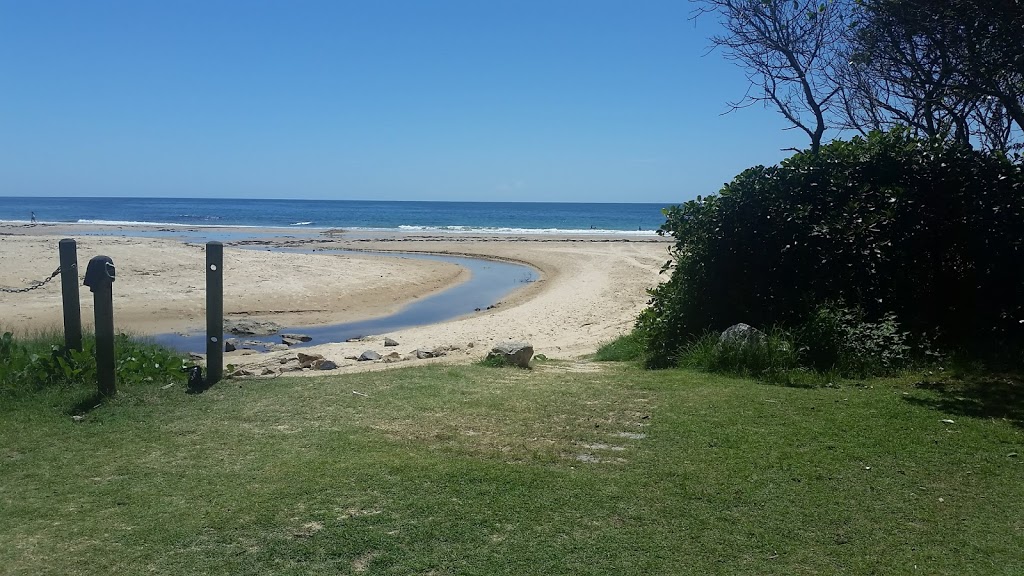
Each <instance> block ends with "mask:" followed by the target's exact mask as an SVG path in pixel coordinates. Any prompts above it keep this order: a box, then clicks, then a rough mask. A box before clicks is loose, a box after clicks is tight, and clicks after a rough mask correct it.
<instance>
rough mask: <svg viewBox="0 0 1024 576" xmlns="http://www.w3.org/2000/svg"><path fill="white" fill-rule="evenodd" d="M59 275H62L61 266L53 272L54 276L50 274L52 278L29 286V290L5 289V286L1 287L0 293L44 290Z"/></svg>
mask: <svg viewBox="0 0 1024 576" xmlns="http://www.w3.org/2000/svg"><path fill="white" fill-rule="evenodd" d="M57 274H60V266H57V269H56V270H54V271H53V274H50V277H49V278H47V279H46V280H43V281H42V282H36V283H35V284H33V285H31V286H29V287H28V288H4V287H3V286H0V292H31V291H32V290H35V289H36V288H42V287H43V286H46V283H47V282H49V281H50V280H53V279H54V278H55V277H56V276H57Z"/></svg>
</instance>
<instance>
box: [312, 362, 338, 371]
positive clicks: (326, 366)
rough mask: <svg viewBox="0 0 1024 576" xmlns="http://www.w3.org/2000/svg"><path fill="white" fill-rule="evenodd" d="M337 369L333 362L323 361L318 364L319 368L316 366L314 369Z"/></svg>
mask: <svg viewBox="0 0 1024 576" xmlns="http://www.w3.org/2000/svg"><path fill="white" fill-rule="evenodd" d="M337 367H338V365H337V364H335V363H334V362H332V361H330V360H324V361H323V362H321V363H320V365H319V366H317V368H316V369H317V370H334V369H336V368H337Z"/></svg>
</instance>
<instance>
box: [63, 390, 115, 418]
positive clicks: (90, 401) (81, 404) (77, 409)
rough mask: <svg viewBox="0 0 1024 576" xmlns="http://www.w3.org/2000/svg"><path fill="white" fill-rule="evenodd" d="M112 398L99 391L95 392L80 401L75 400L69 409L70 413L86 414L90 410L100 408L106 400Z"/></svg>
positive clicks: (74, 414) (75, 414) (76, 414)
mask: <svg viewBox="0 0 1024 576" xmlns="http://www.w3.org/2000/svg"><path fill="white" fill-rule="evenodd" d="M109 400H110V397H109V396H106V395H105V394H101V393H99V392H93V393H92V394H90V395H88V396H86V397H85V398H82V399H81V400H79V401H78V402H75V403H74V404H73V405H72V406H71V408H69V409H68V414H70V415H72V416H85V415H86V414H88V413H89V412H92V411H93V410H95V409H97V408H99V407H100V406H102V405H103V404H104V403H105V402H108V401H109Z"/></svg>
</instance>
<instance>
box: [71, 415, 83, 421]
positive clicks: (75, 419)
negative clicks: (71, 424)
mask: <svg viewBox="0 0 1024 576" xmlns="http://www.w3.org/2000/svg"><path fill="white" fill-rule="evenodd" d="M71 419H72V420H74V421H75V422H81V421H82V420H85V416H72V417H71Z"/></svg>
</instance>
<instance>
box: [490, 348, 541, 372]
mask: <svg viewBox="0 0 1024 576" xmlns="http://www.w3.org/2000/svg"><path fill="white" fill-rule="evenodd" d="M487 357H488V358H501V359H502V360H504V361H505V363H507V364H512V365H513V366H519V367H520V368H529V367H530V359H531V358H533V346H532V345H531V344H530V343H529V342H501V343H500V344H496V345H495V346H494V347H493V348H491V351H490V353H488V354H487Z"/></svg>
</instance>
